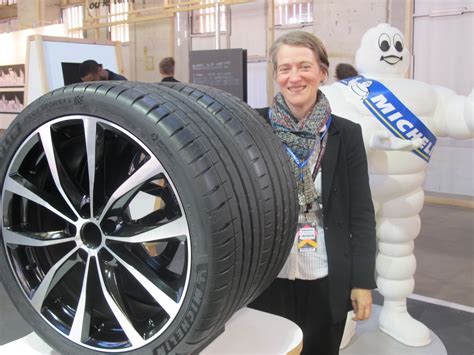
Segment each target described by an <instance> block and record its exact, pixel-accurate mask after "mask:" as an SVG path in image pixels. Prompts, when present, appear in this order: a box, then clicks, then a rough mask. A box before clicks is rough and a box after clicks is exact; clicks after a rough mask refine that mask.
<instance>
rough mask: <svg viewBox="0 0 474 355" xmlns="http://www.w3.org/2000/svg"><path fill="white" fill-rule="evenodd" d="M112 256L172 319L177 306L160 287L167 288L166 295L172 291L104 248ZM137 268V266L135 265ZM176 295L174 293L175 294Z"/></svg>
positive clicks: (156, 279)
mask: <svg viewBox="0 0 474 355" xmlns="http://www.w3.org/2000/svg"><path fill="white" fill-rule="evenodd" d="M106 249H107V251H108V252H109V253H110V254H112V256H113V257H114V258H115V259H116V260H117V261H118V262H119V263H121V264H122V266H124V267H125V268H126V269H127V270H128V272H130V274H131V275H132V276H133V277H134V278H135V279H136V280H137V281H138V282H139V283H140V284H141V285H142V286H143V288H144V289H145V290H147V291H148V293H149V294H150V295H151V296H152V297H153V298H154V300H155V301H156V302H157V303H158V304H159V305H160V306H161V307H162V308H163V309H164V310H165V312H166V313H168V315H169V316H170V317H171V318H172V317H174V316H175V315H176V314H177V313H178V310H179V305H178V303H177V301H176V300H174V299H172V298H171V297H170V296H168V295H167V294H166V293H165V292H164V291H163V290H162V289H161V288H160V287H162V288H167V289H168V293H171V292H173V291H171V290H170V288H169V287H168V286H167V285H166V284H165V283H164V282H163V281H161V280H160V279H159V278H158V277H156V275H152V274H150V272H147V271H146V269H145V268H143V267H142V268H141V270H139V269H138V268H136V267H134V266H133V265H132V262H127V261H125V258H121V257H120V256H119V255H118V254H116V253H114V252H113V251H112V250H111V249H110V248H106ZM137 267H139V265H138V264H137ZM175 294H176V293H175ZM176 296H177V295H176Z"/></svg>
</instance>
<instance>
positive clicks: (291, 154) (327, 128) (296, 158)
mask: <svg viewBox="0 0 474 355" xmlns="http://www.w3.org/2000/svg"><path fill="white" fill-rule="evenodd" d="M331 122H332V115H329V118H328V120H327V122H326V129H325V130H324V132H323V134H322V135H321V136H320V137H319V142H320V144H321V142H322V141H323V139H324V136H325V135H326V134H327V132H328V131H329V126H330V125H331ZM284 147H285V148H286V151H287V152H288V154H289V156H290V157H291V158H292V159H293V161H294V162H295V164H296V165H297V166H298V168H300V169H303V168H304V167H305V166H306V165H307V164H308V162H309V160H310V159H311V156H312V155H313V153H314V150H315V148H316V144H314V147H313V150H312V151H311V153H310V154H309V155H308V157H307V158H306V160H304V161H301V160H299V159H298V157H297V156H296V154H295V153H294V152H293V151H292V150H291V149H290V148H289V147H288V146H287V145H284ZM324 148H325V147H321V149H320V150H319V154H318V159H317V161H316V165H315V171H314V172H313V178H314V176H315V172H317V170H319V166H320V165H321V157H322V152H323V150H324ZM300 179H301V180H303V173H301V174H300Z"/></svg>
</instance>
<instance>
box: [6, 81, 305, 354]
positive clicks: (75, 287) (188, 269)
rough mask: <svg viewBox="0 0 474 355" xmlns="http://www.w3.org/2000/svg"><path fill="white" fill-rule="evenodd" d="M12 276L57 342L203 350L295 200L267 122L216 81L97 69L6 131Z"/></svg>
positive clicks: (251, 285) (255, 281)
mask: <svg viewBox="0 0 474 355" xmlns="http://www.w3.org/2000/svg"><path fill="white" fill-rule="evenodd" d="M0 179H1V180H0V182H1V184H0V186H1V193H2V203H1V206H0V208H1V213H2V226H1V234H0V243H1V244H2V245H3V247H1V248H0V268H1V270H2V273H1V278H2V281H3V283H4V286H5V288H6V290H7V292H8V294H9V295H10V297H11V299H12V300H13V302H14V304H15V306H16V307H17V308H18V310H19V311H20V313H21V314H22V315H23V317H24V318H25V319H26V321H27V322H28V323H29V324H30V325H31V326H32V327H33V329H34V330H35V331H36V332H37V333H38V334H39V335H40V336H41V337H42V338H43V339H44V340H45V341H46V342H48V343H49V344H50V345H51V346H52V347H53V348H55V349H57V350H58V351H60V352H61V353H74V354H75V353H80V354H87V353H91V354H97V353H108V352H115V353H117V352H119V353H143V354H151V353H155V354H189V353H197V352H199V351H200V350H201V349H202V348H203V347H205V346H206V345H207V344H208V343H209V342H210V341H211V340H212V339H214V338H215V337H216V336H217V335H218V334H219V333H220V332H221V331H222V330H223V328H224V324H225V322H226V321H227V320H228V319H229V318H230V317H231V316H232V314H233V313H234V312H235V311H236V310H238V309H239V308H241V307H243V306H245V305H246V304H247V303H249V302H250V301H252V300H253V299H254V298H255V297H256V296H257V295H258V294H259V293H260V292H261V291H263V289H264V288H265V286H266V285H268V284H269V282H271V280H273V278H274V277H275V276H276V274H277V273H278V271H279V269H280V268H281V267H282V264H283V262H284V261H285V259H286V257H287V255H288V252H289V249H290V245H291V243H292V240H293V236H294V232H295V228H296V221H297V214H298V208H297V203H296V198H295V194H294V191H295V182H294V178H293V174H292V173H291V171H290V169H289V165H288V163H287V157H286V154H285V153H284V151H283V149H282V148H281V145H280V143H279V141H278V139H276V138H275V136H274V135H273V133H272V130H271V128H270V127H269V125H268V124H267V123H266V122H264V120H263V119H262V118H261V117H259V116H258V114H257V113H256V112H255V111H253V110H252V109H251V108H249V107H248V106H247V105H246V104H244V103H243V102H241V101H239V100H238V99H235V98H233V97H232V96H230V95H228V94H226V93H223V92H221V91H219V90H216V89H210V88H206V87H198V86H189V85H183V84H175V85H169V86H163V85H157V84H142V83H132V82H121V83H114V82H96V83H89V84H78V85H74V86H68V87H65V88H62V89H59V90H56V91H54V92H52V93H49V94H47V95H45V96H43V97H41V98H40V99H38V100H37V101H35V102H34V103H32V104H31V105H29V106H28V107H27V108H26V109H25V110H24V111H23V112H22V113H21V114H20V115H19V116H18V117H17V119H16V120H15V121H14V122H13V123H12V125H11V126H10V127H9V129H8V130H7V132H6V133H5V136H4V137H3V141H2V144H1V145H0Z"/></svg>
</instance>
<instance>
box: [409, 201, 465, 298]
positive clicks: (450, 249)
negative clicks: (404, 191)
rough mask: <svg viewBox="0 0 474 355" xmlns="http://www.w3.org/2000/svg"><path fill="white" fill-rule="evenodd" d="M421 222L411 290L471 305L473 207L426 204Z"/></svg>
mask: <svg viewBox="0 0 474 355" xmlns="http://www.w3.org/2000/svg"><path fill="white" fill-rule="evenodd" d="M421 221H422V222H421V233H420V235H419V236H418V238H417V239H416V240H415V256H416V260H417V270H416V274H415V281H416V283H415V292H414V293H416V294H419V295H423V296H428V297H433V298H438V299H441V300H444V301H449V302H454V303H459V304H462V305H466V306H469V307H474V258H473V255H474V209H468V208H462V207H453V206H443V205H431V204H427V205H425V206H424V208H423V210H422V211H421Z"/></svg>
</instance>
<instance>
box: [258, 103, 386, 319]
mask: <svg viewBox="0 0 474 355" xmlns="http://www.w3.org/2000/svg"><path fill="white" fill-rule="evenodd" d="M257 111H259V113H260V114H261V115H262V116H263V117H265V118H267V120H268V108H266V109H259V110H257ZM321 168H322V198H323V214H324V218H323V222H324V236H325V241H326V250H327V256H328V269H329V273H328V279H329V297H330V304H331V315H332V319H333V321H342V320H343V319H345V317H346V313H347V310H349V309H352V305H351V302H350V292H351V289H352V288H365V289H373V288H375V287H377V286H376V284H375V253H376V240H375V216H374V207H373V204H372V197H371V194H370V187H369V176H368V169H367V156H366V153H365V148H364V141H363V138H362V130H361V127H360V126H359V125H358V124H356V123H354V122H351V121H349V120H346V119H344V118H341V117H338V116H335V115H332V123H331V125H330V127H329V132H328V140H327V145H326V151H325V153H324V157H323V160H322V163H321Z"/></svg>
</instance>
